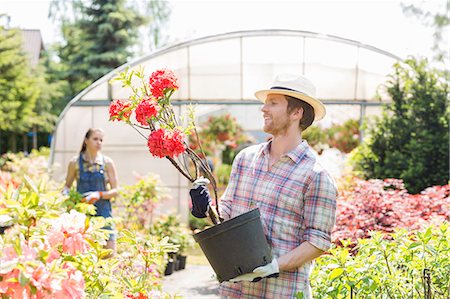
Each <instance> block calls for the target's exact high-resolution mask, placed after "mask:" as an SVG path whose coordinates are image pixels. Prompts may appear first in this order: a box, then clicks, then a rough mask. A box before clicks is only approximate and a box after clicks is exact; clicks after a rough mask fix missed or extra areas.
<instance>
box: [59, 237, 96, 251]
mask: <svg viewBox="0 0 450 299" xmlns="http://www.w3.org/2000/svg"><path fill="white" fill-rule="evenodd" d="M89 248H90V246H89V244H88V243H87V242H86V240H85V238H84V236H83V234H80V233H74V234H71V235H70V236H67V238H66V239H65V240H64V241H63V252H65V253H68V254H70V255H77V253H79V252H81V253H84V252H87V251H88V250H89Z"/></svg>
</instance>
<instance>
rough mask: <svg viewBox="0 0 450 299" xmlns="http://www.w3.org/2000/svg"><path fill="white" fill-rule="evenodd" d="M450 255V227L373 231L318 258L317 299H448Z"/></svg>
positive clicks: (314, 284) (314, 277) (314, 276)
mask: <svg viewBox="0 0 450 299" xmlns="http://www.w3.org/2000/svg"><path fill="white" fill-rule="evenodd" d="M343 243H344V245H347V244H349V243H347V242H343ZM449 256H450V227H449V224H448V223H445V224H443V225H441V226H440V227H429V228H428V229H426V230H425V231H421V232H414V233H410V232H408V231H407V230H400V231H398V232H396V233H393V234H389V235H385V234H382V233H379V232H376V233H372V234H371V238H370V239H360V240H358V244H357V246H356V248H352V247H348V246H342V247H334V248H332V249H331V250H330V254H327V255H324V256H322V257H320V258H318V259H317V260H316V265H315V267H314V270H313V272H312V275H311V284H312V288H313V297H314V298H317V299H321V298H324V299H325V298H327V299H328V298H336V299H337V298H411V299H414V298H417V299H419V298H427V299H428V298H429V299H431V298H433V299H446V298H449V296H450V287H449V286H450V259H449ZM297 298H302V295H301V294H298V296H297Z"/></svg>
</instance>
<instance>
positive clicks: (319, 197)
mask: <svg viewBox="0 0 450 299" xmlns="http://www.w3.org/2000/svg"><path fill="white" fill-rule="evenodd" d="M336 197H337V189H336V186H335V184H334V181H333V180H332V179H331V177H330V176H329V175H328V173H326V172H320V173H318V174H317V176H316V178H315V180H313V182H312V183H311V185H310V187H309V189H308V192H307V194H306V201H305V211H304V221H305V226H306V230H305V234H304V236H303V240H304V241H303V242H302V243H301V244H300V245H299V246H298V247H296V248H295V249H293V250H291V251H289V252H288V253H286V254H284V255H282V256H280V257H279V258H278V264H279V267H280V270H281V271H289V270H294V269H296V268H299V267H301V266H303V265H304V264H306V263H308V262H310V261H312V260H314V259H316V258H318V257H319V256H321V255H322V254H323V253H324V252H325V251H326V250H327V249H328V248H329V247H330V246H331V231H332V230H333V226H334V223H335V219H336Z"/></svg>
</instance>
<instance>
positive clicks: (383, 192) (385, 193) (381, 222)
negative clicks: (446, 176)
mask: <svg viewBox="0 0 450 299" xmlns="http://www.w3.org/2000/svg"><path fill="white" fill-rule="evenodd" d="M449 220H450V185H445V186H434V187H430V188H427V189H425V190H424V191H422V192H421V193H420V194H409V193H408V191H407V190H406V189H405V187H404V185H403V182H402V181H401V180H397V179H386V180H369V181H364V180H358V179H357V180H356V181H355V184H354V186H353V187H352V188H350V189H349V190H345V191H343V192H342V194H341V195H340V196H339V199H338V203H337V213H336V226H335V229H334V231H333V240H334V242H335V243H339V240H342V239H353V240H355V239H356V238H367V237H369V231H382V232H387V233H391V232H393V231H394V230H395V229H399V228H405V229H408V230H418V229H422V228H425V227H426V226H428V225H439V224H441V223H443V222H444V221H449Z"/></svg>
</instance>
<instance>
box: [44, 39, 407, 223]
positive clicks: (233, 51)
mask: <svg viewBox="0 0 450 299" xmlns="http://www.w3.org/2000/svg"><path fill="white" fill-rule="evenodd" d="M398 60H400V58H399V57H396V56H395V55H393V54H391V53H388V52H386V51H383V50H381V49H378V48H375V47H372V46H368V45H364V44H362V43H359V42H356V41H352V40H348V39H344V38H340V37H336V36H329V35H323V34H318V33H313V32H305V31H294V30H257V31H242V32H232V33H226V34H220V35H214V36H210V37H205V38H200V39H195V40H191V41H187V42H183V43H180V44H177V45H173V46H169V47H167V48H164V49H161V50H159V51H157V52H154V53H151V54H149V55H147V56H144V57H142V58H140V59H137V60H135V61H133V62H130V63H128V64H126V65H123V66H121V67H119V68H118V69H116V70H114V71H112V72H110V73H109V74H107V75H105V76H104V77H103V78H101V79H99V80H98V81H96V82H95V83H93V84H92V85H91V86H89V87H88V88H86V89H85V90H84V91H83V92H81V93H80V94H78V95H77V96H76V97H75V98H74V99H72V101H71V102H70V103H69V104H68V105H67V107H66V108H65V109H64V111H63V112H62V114H61V115H60V118H59V121H58V124H57V127H56V131H55V134H54V138H53V140H52V154H51V163H52V164H53V165H54V178H55V179H57V180H60V181H61V180H62V179H63V178H64V175H65V171H66V167H67V164H68V162H69V159H70V158H71V157H72V156H74V155H75V154H76V153H77V152H78V151H79V150H80V147H81V141H82V139H83V137H84V134H85V132H86V131H87V129H88V128H90V127H100V128H103V129H104V130H105V140H104V146H103V152H104V153H105V154H106V155H108V156H110V157H112V158H113V160H114V161H115V164H116V167H117V171H118V175H119V182H120V184H128V183H132V182H134V181H135V174H136V173H137V174H140V175H145V174H147V173H149V172H152V173H156V174H158V175H160V176H161V180H162V181H163V183H164V184H165V185H166V186H167V187H168V188H169V189H170V192H171V195H172V199H171V201H170V202H166V204H165V208H167V210H168V211H169V210H170V211H172V212H177V213H180V214H182V215H183V217H187V216H185V215H187V213H186V212H187V210H188V202H189V201H188V189H189V184H188V181H187V180H186V179H185V178H184V177H183V176H181V175H180V174H179V172H178V171H177V170H176V169H175V168H174V167H172V165H171V164H170V162H169V161H167V160H166V159H156V158H153V157H152V156H151V155H150V154H149V152H148V149H147V146H146V141H145V140H144V139H143V138H142V136H140V135H139V134H137V132H135V131H134V130H133V128H132V127H130V126H128V125H126V124H124V123H118V122H110V121H109V120H108V106H109V104H110V102H111V101H112V100H115V99H125V98H128V96H129V95H130V91H129V90H125V89H123V88H122V87H121V85H120V84H119V83H117V82H114V81H111V79H113V78H114V77H115V76H116V75H117V73H118V72H120V71H123V70H125V69H126V68H138V67H140V66H143V67H144V68H145V71H146V73H147V74H150V73H151V72H153V71H154V70H156V69H159V68H167V69H171V70H173V71H174V73H175V74H176V75H177V77H178V80H179V90H178V91H177V92H176V93H175V94H174V95H173V96H172V100H173V105H175V106H176V109H177V110H178V113H180V115H181V114H184V113H185V112H186V111H187V109H188V107H189V105H190V104H191V103H194V104H196V117H197V118H198V121H199V122H201V120H202V119H205V118H206V117H208V116H210V115H220V114H224V113H230V114H231V115H233V116H235V117H236V119H237V120H238V122H239V124H240V125H242V126H243V128H244V130H245V132H246V133H247V134H249V135H252V136H253V137H254V139H255V140H256V141H262V140H264V139H265V138H266V136H265V135H264V133H263V132H262V130H261V127H262V116H261V112H260V106H261V103H260V102H258V101H257V100H256V98H255V97H254V92H255V91H256V90H259V89H264V88H267V87H268V86H269V85H270V83H271V82H272V81H273V79H274V78H275V76H276V75H278V74H284V73H289V74H303V75H305V76H307V77H308V78H309V79H311V80H312V81H313V82H314V84H315V86H316V88H317V97H318V98H319V99H320V100H322V101H323V103H324V104H325V106H326V108H327V115H326V117H325V119H324V120H323V121H322V122H321V125H322V126H329V125H331V124H333V123H342V122H344V121H345V120H347V119H359V120H360V121H361V120H362V119H363V118H364V117H365V116H368V115H374V114H379V113H380V111H381V110H380V107H381V104H382V103H383V102H385V101H387V98H386V96H385V95H384V93H383V90H382V89H380V86H381V85H382V84H383V83H385V81H386V79H387V75H388V74H389V73H391V71H392V65H393V64H394V63H395V62H396V61H398Z"/></svg>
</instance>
